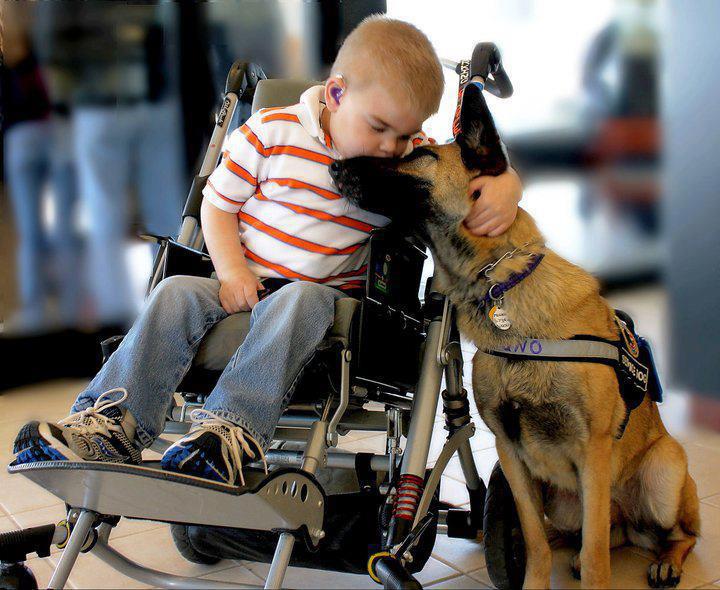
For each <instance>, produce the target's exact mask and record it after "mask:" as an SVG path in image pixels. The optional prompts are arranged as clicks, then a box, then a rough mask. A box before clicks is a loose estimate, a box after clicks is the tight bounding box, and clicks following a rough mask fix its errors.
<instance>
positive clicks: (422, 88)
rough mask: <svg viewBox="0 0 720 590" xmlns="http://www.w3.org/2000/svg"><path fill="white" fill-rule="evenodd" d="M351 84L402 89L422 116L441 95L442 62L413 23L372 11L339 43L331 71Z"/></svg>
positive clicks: (436, 104) (436, 105) (435, 107)
mask: <svg viewBox="0 0 720 590" xmlns="http://www.w3.org/2000/svg"><path fill="white" fill-rule="evenodd" d="M338 74H342V76H343V78H345V79H346V80H347V82H348V84H349V85H352V87H353V88H361V87H363V86H365V85H367V84H370V83H372V82H380V83H383V84H385V85H386V86H389V87H390V88H394V89H396V90H399V91H400V92H402V94H403V97H404V98H406V99H407V100H409V101H410V102H411V104H412V105H413V107H415V108H416V109H418V111H419V112H420V113H421V114H422V115H423V119H426V118H427V117H429V116H430V115H432V114H434V113H436V112H437V110H438V108H439V106H440V99H441V98H442V93H443V86H444V82H445V80H444V78H443V72H442V66H441V65H440V60H439V59H438V56H437V54H436V53H435V50H434V49H433V46H432V44H431V43H430V40H429V39H428V38H427V37H426V36H425V34H424V33H423V32H422V31H420V29H418V28H417V27H415V26H413V25H411V24H410V23H406V22H404V21H401V20H396V19H392V18H388V17H387V16H384V15H382V14H375V15H372V16H369V17H367V18H366V19H365V20H363V21H362V22H361V23H360V24H359V25H358V26H357V27H356V28H355V29H354V30H353V31H352V33H350V34H349V35H348V37H347V38H346V39H345V42H344V43H343V44H342V47H340V51H339V52H338V55H337V58H336V59H335V63H334V64H333V66H332V69H331V75H332V76H337V75H338Z"/></svg>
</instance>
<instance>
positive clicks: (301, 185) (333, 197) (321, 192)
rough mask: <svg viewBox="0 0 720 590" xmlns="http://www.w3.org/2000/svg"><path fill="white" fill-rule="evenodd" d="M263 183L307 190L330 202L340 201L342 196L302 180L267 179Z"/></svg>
mask: <svg viewBox="0 0 720 590" xmlns="http://www.w3.org/2000/svg"><path fill="white" fill-rule="evenodd" d="M265 182H274V183H275V184H277V185H279V186H287V187H290V188H298V189H305V190H309V191H311V192H313V193H315V194H316V195H318V196H320V197H322V198H323V199H328V200H330V201H337V200H338V199H342V196H341V195H340V194H339V193H336V192H335V191H331V190H329V189H326V188H322V187H319V186H315V185H314V184H310V183H309V182H303V181H302V180H297V179H296V178H268V179H266V180H265Z"/></svg>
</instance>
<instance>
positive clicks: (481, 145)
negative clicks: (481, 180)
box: [456, 84, 508, 175]
mask: <svg viewBox="0 0 720 590" xmlns="http://www.w3.org/2000/svg"><path fill="white" fill-rule="evenodd" d="M456 141H457V143H458V145H459V146H460V149H461V153H462V157H463V161H464V162H465V165H466V166H467V167H468V168H470V169H472V170H479V171H480V172H481V174H493V175H497V174H501V173H502V172H504V171H505V169H506V168H507V166H508V162H507V157H506V155H505V150H504V148H503V145H502V142H501V141H500V135H499V134H498V132H497V128H496V127H495V122H494V121H493V118H492V115H491V114H490V109H489V108H488V106H487V103H486V102H485V97H483V95H482V90H480V88H479V87H478V86H477V85H475V84H468V85H467V87H466V88H465V91H464V93H463V101H462V106H461V109H460V134H459V135H458V136H457V138H456Z"/></svg>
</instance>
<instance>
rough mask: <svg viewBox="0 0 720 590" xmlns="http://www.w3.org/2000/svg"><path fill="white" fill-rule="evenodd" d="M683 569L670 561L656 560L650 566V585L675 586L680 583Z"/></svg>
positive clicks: (656, 586) (659, 586) (654, 586)
mask: <svg viewBox="0 0 720 590" xmlns="http://www.w3.org/2000/svg"><path fill="white" fill-rule="evenodd" d="M681 574H682V570H679V569H678V568H676V567H675V566H674V565H673V564H672V563H670V562H669V561H656V562H655V563H651V564H650V567H648V576H647V577H648V585H649V586H650V587H651V588H675V586H677V585H678V584H679V583H680V575H681Z"/></svg>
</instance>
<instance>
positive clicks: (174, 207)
mask: <svg viewBox="0 0 720 590" xmlns="http://www.w3.org/2000/svg"><path fill="white" fill-rule="evenodd" d="M139 114H140V117H139V119H140V120H141V122H142V124H141V125H140V127H139V129H138V141H139V145H138V152H137V162H136V164H137V167H136V171H137V181H138V182H137V187H138V195H139V206H140V212H141V214H142V221H143V224H144V225H145V229H146V230H147V231H148V232H150V233H152V234H156V235H162V236H173V237H176V236H177V233H178V228H179V227H180V221H181V219H180V217H181V213H182V207H183V203H184V201H185V197H186V196H187V192H188V187H187V183H186V179H189V176H190V175H189V174H185V172H184V170H183V159H182V120H181V118H180V109H179V105H178V104H177V102H176V101H174V100H165V101H162V102H158V103H143V104H142V105H141V106H140V111H139Z"/></svg>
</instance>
